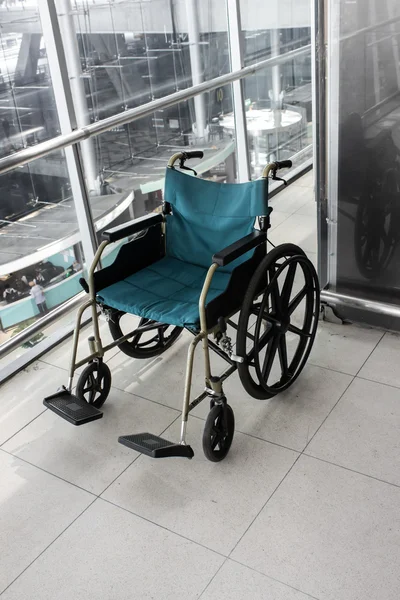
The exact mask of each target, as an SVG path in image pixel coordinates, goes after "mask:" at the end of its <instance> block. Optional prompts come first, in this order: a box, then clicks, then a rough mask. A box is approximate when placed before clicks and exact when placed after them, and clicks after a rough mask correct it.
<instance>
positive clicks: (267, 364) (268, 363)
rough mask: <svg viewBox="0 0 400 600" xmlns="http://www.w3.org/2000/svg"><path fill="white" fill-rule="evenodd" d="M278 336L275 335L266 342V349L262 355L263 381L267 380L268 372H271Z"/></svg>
mask: <svg viewBox="0 0 400 600" xmlns="http://www.w3.org/2000/svg"><path fill="white" fill-rule="evenodd" d="M279 338H280V336H279V335H276V336H275V337H273V338H272V340H270V341H269V343H268V347H267V351H266V353H265V357H264V364H263V367H262V371H261V372H262V376H263V378H264V381H265V382H267V381H268V377H269V374H270V373H271V369H272V365H273V363H274V359H275V356H276V351H277V349H278V346H279Z"/></svg>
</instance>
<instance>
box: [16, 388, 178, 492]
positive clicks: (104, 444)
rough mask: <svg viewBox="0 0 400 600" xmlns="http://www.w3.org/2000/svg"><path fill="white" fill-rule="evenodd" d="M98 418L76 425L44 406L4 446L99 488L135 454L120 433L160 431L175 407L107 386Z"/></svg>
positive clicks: (65, 476) (93, 489)
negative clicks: (105, 396)
mask: <svg viewBox="0 0 400 600" xmlns="http://www.w3.org/2000/svg"><path fill="white" fill-rule="evenodd" d="M103 411H104V416H103V418H102V419H99V420H98V421H94V422H93V423H88V424H87V425H83V426H81V427H74V426H73V425H70V423H68V422H67V421H64V420H63V419H61V418H60V417H58V416H57V415H56V414H54V413H53V412H51V411H50V410H47V411H46V412H45V413H44V414H42V415H41V416H40V417H39V418H38V419H36V420H35V421H34V422H33V423H31V424H30V425H29V426H28V427H26V428H25V429H23V430H22V431H21V432H20V433H19V434H18V435H16V436H15V437H13V438H12V439H11V440H10V441H9V442H7V444H5V446H4V449H5V450H7V451H8V452H11V453H12V454H15V455H17V456H20V457H21V458H24V459H26V460H27V461H28V462H30V463H32V464H35V465H38V466H39V467H42V468H43V469H45V470H46V471H49V472H50V473H54V474H55V475H58V476H59V477H62V478H63V479H66V480H67V481H70V482H71V483H74V484H76V485H79V486H81V487H83V488H84V489H86V490H89V491H90V492H93V493H95V494H100V493H101V492H102V491H103V490H104V489H105V488H106V486H107V485H109V484H110V483H111V482H112V481H113V480H114V479H115V478H116V477H117V476H118V475H119V474H120V473H122V471H123V470H124V469H125V468H126V467H127V466H128V465H129V464H130V463H131V462H132V461H133V460H134V459H135V458H136V457H137V456H138V455H137V453H136V452H134V451H132V450H130V449H128V448H126V447H125V446H122V445H121V444H118V436H120V435H124V434H127V433H134V432H135V431H143V430H144V431H146V430H148V429H149V428H150V429H151V430H152V432H153V433H155V434H160V433H161V432H162V431H164V429H166V428H167V427H168V426H169V425H170V424H171V423H172V421H173V420H174V419H175V418H176V417H177V416H178V414H179V413H177V412H176V411H174V410H172V409H170V408H166V407H164V406H160V405H158V404H154V403H152V402H149V401H148V400H143V399H142V398H138V397H135V396H133V395H131V394H126V393H124V392H121V391H119V390H115V389H111V392H110V396H109V398H108V399H107V401H106V403H105V404H104V406H103Z"/></svg>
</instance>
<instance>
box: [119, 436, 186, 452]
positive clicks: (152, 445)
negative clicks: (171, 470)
mask: <svg viewBox="0 0 400 600" xmlns="http://www.w3.org/2000/svg"><path fill="white" fill-rule="evenodd" d="M118 441H119V443H120V444H123V445H124V446H127V447H128V448H131V449H132V450H136V452H141V453H142V454H147V456H151V457H152V458H167V457H170V456H182V457H184V458H193V456H194V452H193V450H192V448H191V447H190V446H186V445H185V444H174V443H173V442H169V441H168V440H164V439H163V438H161V437H158V436H157V435H153V434H152V433H136V434H134V435H122V436H120V437H119V438H118Z"/></svg>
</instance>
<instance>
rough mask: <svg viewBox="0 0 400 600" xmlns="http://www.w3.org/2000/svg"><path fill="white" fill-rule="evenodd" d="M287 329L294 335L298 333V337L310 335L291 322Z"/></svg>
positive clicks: (308, 336)
mask: <svg viewBox="0 0 400 600" xmlns="http://www.w3.org/2000/svg"><path fill="white" fill-rule="evenodd" d="M288 331H290V332H291V333H295V334H296V335H299V336H300V337H304V338H310V337H311V333H307V332H306V331H303V330H302V329H300V328H299V327H296V325H293V324H292V323H290V325H289V327H288Z"/></svg>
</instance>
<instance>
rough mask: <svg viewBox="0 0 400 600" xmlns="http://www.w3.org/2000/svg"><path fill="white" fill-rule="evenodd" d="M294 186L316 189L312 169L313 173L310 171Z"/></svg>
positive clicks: (297, 180)
mask: <svg viewBox="0 0 400 600" xmlns="http://www.w3.org/2000/svg"><path fill="white" fill-rule="evenodd" d="M292 185H300V186H305V187H311V188H312V187H314V171H313V170H312V169H311V171H308V172H307V173H306V174H305V175H302V176H301V177H299V179H296V181H295V183H293V184H292Z"/></svg>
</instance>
